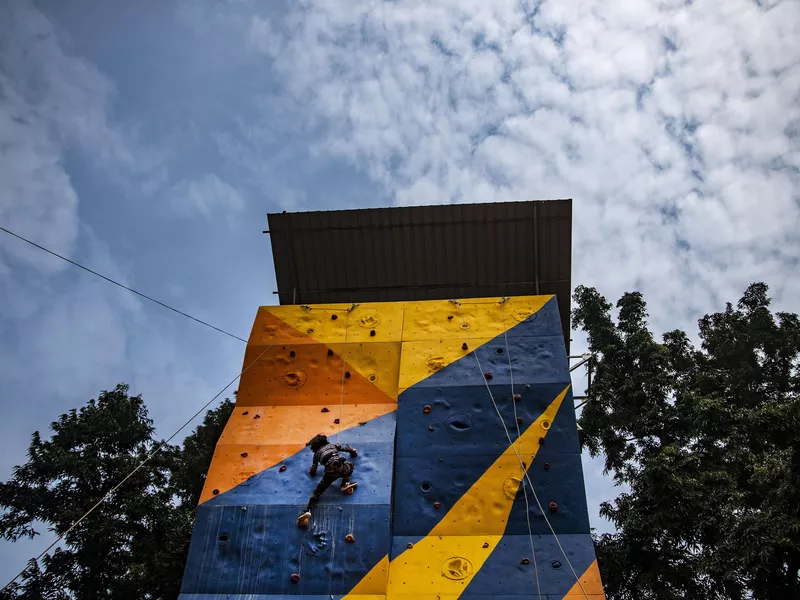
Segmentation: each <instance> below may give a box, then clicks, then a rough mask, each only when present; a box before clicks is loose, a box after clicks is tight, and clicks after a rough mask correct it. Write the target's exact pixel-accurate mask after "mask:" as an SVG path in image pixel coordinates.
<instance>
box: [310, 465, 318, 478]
mask: <svg viewBox="0 0 800 600" xmlns="http://www.w3.org/2000/svg"><path fill="white" fill-rule="evenodd" d="M308 474H309V475H311V476H312V477H314V476H315V475H316V474H317V465H311V467H310V468H309V469H308Z"/></svg>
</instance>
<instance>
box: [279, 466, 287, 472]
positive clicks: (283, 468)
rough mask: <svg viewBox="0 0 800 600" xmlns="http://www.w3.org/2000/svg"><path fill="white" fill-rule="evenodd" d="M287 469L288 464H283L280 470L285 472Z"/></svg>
mask: <svg viewBox="0 0 800 600" xmlns="http://www.w3.org/2000/svg"><path fill="white" fill-rule="evenodd" d="M285 470H286V465H281V468H280V469H278V471H280V472H281V473H283V472H284V471H285Z"/></svg>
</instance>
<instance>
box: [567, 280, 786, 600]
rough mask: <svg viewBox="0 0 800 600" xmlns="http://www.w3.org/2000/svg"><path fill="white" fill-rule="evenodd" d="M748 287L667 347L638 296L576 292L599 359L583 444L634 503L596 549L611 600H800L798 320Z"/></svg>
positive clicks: (621, 503)
mask: <svg viewBox="0 0 800 600" xmlns="http://www.w3.org/2000/svg"><path fill="white" fill-rule="evenodd" d="M767 292H768V288H767V286H766V285H764V284H762V283H756V284H752V285H751V286H750V287H748V289H747V291H746V292H745V294H744V296H743V297H742V299H741V300H740V301H739V303H738V306H737V308H735V309H734V308H733V306H732V305H731V304H728V305H727V306H726V308H725V310H724V311H723V312H720V313H714V314H711V315H706V316H705V317H703V318H702V319H700V321H699V339H700V341H701V345H700V348H699V349H697V348H695V347H694V346H693V345H692V343H691V342H690V339H689V337H688V336H687V335H686V334H685V333H684V332H682V331H671V332H668V333H666V334H664V335H663V338H662V341H661V342H658V341H656V339H655V338H654V337H653V335H652V333H651V332H650V331H649V329H648V325H647V321H646V318H647V311H646V305H645V302H644V299H643V297H642V295H641V294H640V293H638V292H633V293H627V294H625V295H623V296H622V298H621V299H620V300H619V302H618V303H617V308H618V309H619V313H618V318H617V321H616V323H615V322H614V321H613V319H612V317H611V309H612V306H611V304H609V303H608V302H607V301H606V300H605V298H603V297H602V296H601V295H600V294H599V293H598V292H597V290H595V289H594V288H587V287H583V286H579V287H578V288H577V289H576V290H575V294H574V300H575V303H576V308H575V309H574V311H573V319H574V324H575V326H576V327H580V328H582V329H583V330H584V331H585V332H586V333H587V336H588V341H589V348H590V350H591V352H592V353H593V355H594V362H593V365H594V369H593V380H592V385H591V389H590V390H589V392H588V394H589V400H588V402H587V404H586V405H585V407H584V409H583V412H582V414H581V416H580V421H579V422H580V425H581V427H582V428H583V434H584V444H585V445H586V447H587V448H588V450H589V452H590V453H591V454H592V455H593V456H598V455H600V454H602V455H603V456H604V458H605V468H606V472H607V473H611V474H612V475H613V477H614V480H615V481H616V482H617V483H619V484H623V485H626V486H628V487H629V488H630V491H627V492H625V493H622V494H620V495H619V496H618V497H617V498H616V499H615V500H614V501H613V502H610V503H609V502H607V503H604V504H603V505H602V507H601V514H602V515H604V516H605V517H607V518H608V519H610V520H611V521H612V522H613V523H614V525H615V526H616V528H617V533H614V534H604V535H602V536H600V537H599V538H597V540H596V542H597V554H598V560H599V563H600V569H601V573H602V575H603V578H604V583H605V586H606V591H607V594H608V596H609V598H610V599H611V600H634V599H636V600H649V599H658V600H661V599H672V598H675V599H678V598H693V599H700V600H704V599H723V598H725V599H728V598H730V599H736V600H738V599H744V598H754V599H757V600H762V599H784V598H800V574H799V571H800V397H799V396H798V391H799V390H800V367H799V366H798V365H799V364H800V360H799V358H800V320H799V319H798V317H797V315H794V314H788V313H781V312H779V313H776V314H773V313H772V312H771V311H770V309H769V304H770V299H769V297H768V295H767Z"/></svg>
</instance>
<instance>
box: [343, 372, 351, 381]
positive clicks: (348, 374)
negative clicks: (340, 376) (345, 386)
mask: <svg viewBox="0 0 800 600" xmlns="http://www.w3.org/2000/svg"><path fill="white" fill-rule="evenodd" d="M344 378H345V379H350V371H345V372H344Z"/></svg>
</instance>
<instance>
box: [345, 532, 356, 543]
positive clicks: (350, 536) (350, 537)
mask: <svg viewBox="0 0 800 600" xmlns="http://www.w3.org/2000/svg"><path fill="white" fill-rule="evenodd" d="M344 541H345V542H347V543H348V544H353V543H355V541H356V538H355V537H353V534H352V533H348V534H347V535H346V536H344Z"/></svg>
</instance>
